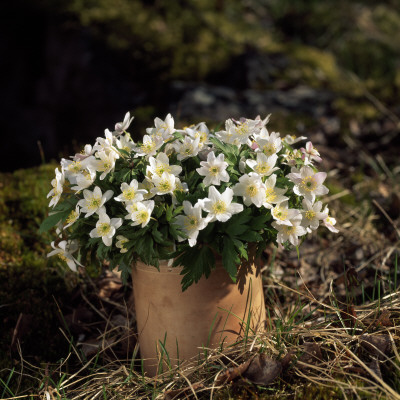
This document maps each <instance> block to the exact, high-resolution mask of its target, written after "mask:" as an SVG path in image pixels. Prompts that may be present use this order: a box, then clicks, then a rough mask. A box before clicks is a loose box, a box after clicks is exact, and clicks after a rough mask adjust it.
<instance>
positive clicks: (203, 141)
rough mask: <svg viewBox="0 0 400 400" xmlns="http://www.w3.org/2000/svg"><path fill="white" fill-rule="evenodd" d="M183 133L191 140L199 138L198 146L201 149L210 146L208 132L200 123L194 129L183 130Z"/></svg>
mask: <svg viewBox="0 0 400 400" xmlns="http://www.w3.org/2000/svg"><path fill="white" fill-rule="evenodd" d="M185 132H186V133H187V134H188V135H189V136H190V137H191V138H192V139H197V138H199V140H200V141H199V146H200V148H203V147H204V146H205V145H208V144H211V142H210V140H209V137H210V131H209V129H208V128H207V126H206V124H205V123H204V122H200V123H199V124H197V125H196V126H195V127H194V128H190V127H189V128H185Z"/></svg>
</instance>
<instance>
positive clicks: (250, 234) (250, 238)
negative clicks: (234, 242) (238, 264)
mask: <svg viewBox="0 0 400 400" xmlns="http://www.w3.org/2000/svg"><path fill="white" fill-rule="evenodd" d="M240 239H241V240H243V241H245V242H248V243H252V242H253V243H254V242H261V241H262V240H263V237H262V236H261V235H260V234H259V233H258V232H256V231H250V230H249V231H247V232H244V233H243V234H242V235H240Z"/></svg>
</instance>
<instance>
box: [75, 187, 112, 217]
mask: <svg viewBox="0 0 400 400" xmlns="http://www.w3.org/2000/svg"><path fill="white" fill-rule="evenodd" d="M113 194H114V192H113V191H112V190H107V191H106V192H105V193H104V194H102V192H101V189H100V188H99V187H98V186H96V187H95V188H94V190H93V192H92V191H90V190H88V189H85V190H84V191H83V197H84V198H83V199H81V200H79V201H78V206H80V207H82V209H81V212H83V213H86V215H85V218H87V217H90V216H91V215H92V214H94V213H95V212H99V210H100V209H101V207H103V205H104V203H105V202H106V201H108V200H110V199H111V197H112V195H113Z"/></svg>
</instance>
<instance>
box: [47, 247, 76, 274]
mask: <svg viewBox="0 0 400 400" xmlns="http://www.w3.org/2000/svg"><path fill="white" fill-rule="evenodd" d="M51 247H52V248H53V249H54V250H53V251H51V252H50V253H49V254H47V257H51V256H54V255H57V256H58V257H59V258H60V259H61V260H63V261H65V262H66V263H67V265H68V267H69V268H70V269H71V270H72V271H75V272H76V264H78V265H80V266H81V267H82V265H81V264H80V263H79V262H78V261H77V260H76V258H75V257H73V256H72V253H75V252H76V251H77V250H78V248H79V247H78V244H77V242H76V241H70V240H69V241H66V240H62V241H61V242H60V243H58V245H57V246H55V244H54V242H51Z"/></svg>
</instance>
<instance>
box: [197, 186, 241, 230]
mask: <svg viewBox="0 0 400 400" xmlns="http://www.w3.org/2000/svg"><path fill="white" fill-rule="evenodd" d="M232 199H233V190H232V189H231V188H226V189H225V191H224V193H222V194H221V193H219V192H218V190H217V189H216V188H215V186H210V187H209V189H208V198H205V199H203V201H202V202H201V203H202V206H203V209H204V210H205V211H207V212H208V216H207V219H208V222H213V221H215V220H218V221H221V222H226V221H228V219H230V218H231V217H232V215H233V214H237V213H240V212H241V211H243V205H242V204H238V203H232Z"/></svg>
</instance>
